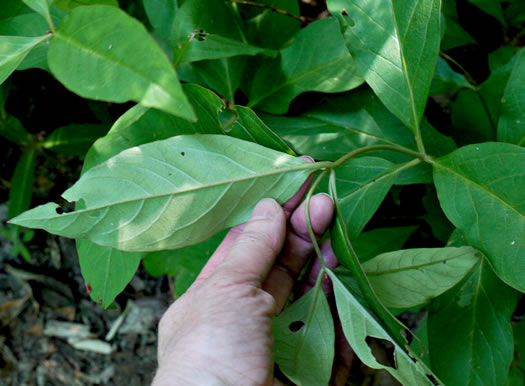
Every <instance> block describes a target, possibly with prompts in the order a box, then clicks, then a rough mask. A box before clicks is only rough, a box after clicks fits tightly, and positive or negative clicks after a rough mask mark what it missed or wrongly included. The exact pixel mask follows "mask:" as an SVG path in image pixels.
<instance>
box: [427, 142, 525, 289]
mask: <svg viewBox="0 0 525 386" xmlns="http://www.w3.org/2000/svg"><path fill="white" fill-rule="evenodd" d="M523 165H525V148H522V147H518V146H516V145H510V144H504V143H482V144H477V145H470V146H465V147H462V148H460V149H458V150H456V151H455V152H453V153H451V154H450V155H447V156H445V157H442V158H439V159H437V160H436V161H435V162H433V166H434V181H435V184H436V188H437V193H438V197H439V201H440V202H441V206H442V208H443V211H444V212H445V214H446V215H447V217H448V218H449V220H450V221H451V222H452V223H453V224H454V225H455V226H456V227H457V228H459V229H460V230H461V231H462V232H464V233H465V236H466V239H467V241H468V243H469V244H470V245H472V246H473V247H475V248H477V249H479V250H480V251H481V252H483V253H484V254H485V255H486V256H487V257H488V259H489V260H490V262H491V264H492V267H493V268H494V270H495V272H496V274H497V275H498V276H499V277H500V278H501V279H502V280H503V281H504V282H506V283H507V284H509V285H510V286H512V287H514V288H516V289H519V290H521V291H525V238H524V237H523V234H524V232H525V201H524V200H523V192H524V191H525V168H524V167H523Z"/></svg>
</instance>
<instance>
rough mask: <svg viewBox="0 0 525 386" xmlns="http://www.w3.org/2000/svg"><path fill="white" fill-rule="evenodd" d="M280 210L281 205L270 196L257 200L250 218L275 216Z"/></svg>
mask: <svg viewBox="0 0 525 386" xmlns="http://www.w3.org/2000/svg"><path fill="white" fill-rule="evenodd" d="M280 212H282V208H281V206H280V205H279V204H278V203H277V201H275V200H274V199H272V198H265V199H262V200H261V201H259V203H258V204H257V206H256V207H255V209H254V210H253V213H252V217H251V219H252V220H256V219H269V218H274V217H277V216H278V215H279V214H280Z"/></svg>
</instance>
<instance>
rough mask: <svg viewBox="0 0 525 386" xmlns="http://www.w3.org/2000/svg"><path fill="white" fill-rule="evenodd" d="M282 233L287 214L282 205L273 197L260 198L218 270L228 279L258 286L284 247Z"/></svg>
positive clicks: (284, 230) (284, 229) (283, 233)
mask: <svg viewBox="0 0 525 386" xmlns="http://www.w3.org/2000/svg"><path fill="white" fill-rule="evenodd" d="M285 234H286V217H285V214H284V211H283V209H282V208H281V206H280V205H279V204H278V203H277V201H275V200H273V199H269V198H265V199H264V200H261V201H260V202H259V203H258V204H257V206H256V207H255V209H254V210H253V213H252V217H251V218H250V220H249V221H248V223H247V224H246V227H245V228H244V230H243V232H242V233H241V234H240V235H239V237H237V239H236V240H235V242H234V243H233V245H232V246H231V248H230V250H229V251H228V252H227V253H226V256H225V257H224V260H223V262H222V264H221V265H220V266H219V267H218V271H220V272H221V273H223V274H225V275H228V280H230V281H231V280H235V281H236V282H244V283H250V284H252V285H255V286H261V285H262V283H263V281H264V280H265V279H266V277H267V276H268V273H269V272H270V269H271V268H272V266H273V263H274V262H275V258H276V257H277V255H278V254H279V252H280V251H281V249H282V247H283V243H284V238H285Z"/></svg>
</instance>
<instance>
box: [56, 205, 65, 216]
mask: <svg viewBox="0 0 525 386" xmlns="http://www.w3.org/2000/svg"><path fill="white" fill-rule="evenodd" d="M55 211H56V212H57V213H58V214H63V213H65V212H64V209H62V207H61V206H57V207H56V208H55Z"/></svg>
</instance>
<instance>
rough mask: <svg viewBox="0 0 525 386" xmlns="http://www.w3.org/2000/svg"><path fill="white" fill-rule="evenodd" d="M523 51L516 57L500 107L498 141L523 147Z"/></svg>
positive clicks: (524, 141) (524, 79)
mask: <svg viewBox="0 0 525 386" xmlns="http://www.w3.org/2000/svg"><path fill="white" fill-rule="evenodd" d="M524 89H525V49H522V50H521V51H520V53H519V54H518V55H517V60H516V62H515V64H514V68H513V70H512V73H511V75H510V78H509V81H508V83H507V87H506V88H505V93H504V95H503V100H502V101H504V102H505V103H502V105H501V115H500V118H499V122H498V140H499V141H501V142H510V143H514V144H517V145H519V146H525V95H524V93H523V90H524Z"/></svg>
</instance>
